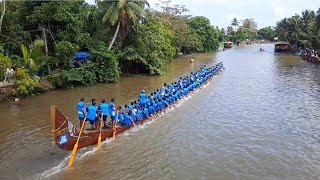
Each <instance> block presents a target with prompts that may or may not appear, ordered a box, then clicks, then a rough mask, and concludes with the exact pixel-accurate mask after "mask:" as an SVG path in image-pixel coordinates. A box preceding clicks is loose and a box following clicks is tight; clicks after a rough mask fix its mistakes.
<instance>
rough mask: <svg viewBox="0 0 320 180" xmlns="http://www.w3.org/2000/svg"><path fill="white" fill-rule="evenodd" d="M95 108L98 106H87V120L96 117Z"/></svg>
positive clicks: (92, 119)
mask: <svg viewBox="0 0 320 180" xmlns="http://www.w3.org/2000/svg"><path fill="white" fill-rule="evenodd" d="M97 110H98V108H97V107H96V106H93V105H91V106H89V107H87V112H88V117H87V118H88V120H89V121H94V120H95V119H96V116H97Z"/></svg>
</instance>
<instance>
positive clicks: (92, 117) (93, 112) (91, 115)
mask: <svg viewBox="0 0 320 180" xmlns="http://www.w3.org/2000/svg"><path fill="white" fill-rule="evenodd" d="M91 102H92V104H91V106H89V107H87V112H88V115H87V119H88V120H89V122H90V124H91V129H95V128H94V126H93V125H94V124H95V127H96V128H97V127H98V124H99V119H98V117H97V112H98V108H97V107H96V100H95V99H92V100H91Z"/></svg>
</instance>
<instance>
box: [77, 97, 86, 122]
mask: <svg viewBox="0 0 320 180" xmlns="http://www.w3.org/2000/svg"><path fill="white" fill-rule="evenodd" d="M77 109H78V116H79V120H80V128H81V125H82V123H83V120H84V117H85V109H86V105H85V104H84V98H81V99H80V101H79V102H78V104H77Z"/></svg>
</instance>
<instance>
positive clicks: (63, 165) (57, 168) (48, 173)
mask: <svg viewBox="0 0 320 180" xmlns="http://www.w3.org/2000/svg"><path fill="white" fill-rule="evenodd" d="M69 158H70V155H69V156H67V157H65V158H64V159H63V160H62V161H61V163H60V164H58V165H57V166H55V167H53V168H51V169H48V170H46V171H44V172H43V173H40V174H36V175H34V176H33V177H32V179H46V178H48V177H50V176H52V175H54V174H56V173H58V172H60V171H62V170H64V169H65V168H66V166H67V164H68V161H69Z"/></svg>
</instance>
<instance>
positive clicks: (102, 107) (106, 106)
mask: <svg viewBox="0 0 320 180" xmlns="http://www.w3.org/2000/svg"><path fill="white" fill-rule="evenodd" d="M98 110H101V111H102V113H103V115H102V120H103V128H107V125H106V122H107V119H108V114H109V104H107V103H106V100H104V99H102V103H101V104H100V106H99V108H98ZM100 116H101V114H100Z"/></svg>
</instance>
